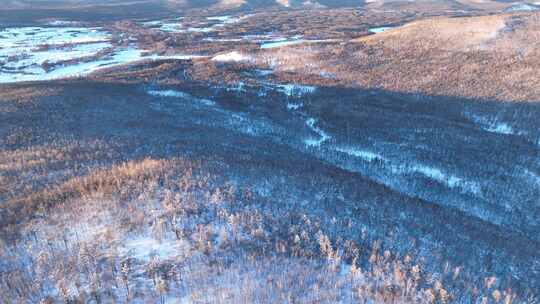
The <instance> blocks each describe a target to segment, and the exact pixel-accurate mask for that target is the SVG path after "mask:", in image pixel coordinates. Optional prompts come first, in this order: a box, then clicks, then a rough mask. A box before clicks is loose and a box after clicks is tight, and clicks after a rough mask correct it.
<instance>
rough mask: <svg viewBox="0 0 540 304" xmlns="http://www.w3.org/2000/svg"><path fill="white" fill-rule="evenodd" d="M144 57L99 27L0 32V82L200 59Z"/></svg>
mask: <svg viewBox="0 0 540 304" xmlns="http://www.w3.org/2000/svg"><path fill="white" fill-rule="evenodd" d="M146 55H147V54H146V52H145V51H144V50H139V49H137V48H136V47H135V46H128V47H115V46H114V44H113V41H112V35H111V33H109V32H107V31H105V30H103V29H101V28H84V27H18V28H6V29H4V30H2V31H0V83H13V82H21V81H46V80H53V79H62V78H70V77H80V76H85V75H88V74H90V73H92V72H95V71H97V70H100V69H103V68H108V67H114V66H118V65H123V64H128V63H132V62H136V61H140V60H165V59H176V60H187V59H193V58H196V57H200V56H192V55H165V56H160V55H150V56H146Z"/></svg>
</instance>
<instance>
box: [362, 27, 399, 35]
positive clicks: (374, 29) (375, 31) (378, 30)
mask: <svg viewBox="0 0 540 304" xmlns="http://www.w3.org/2000/svg"><path fill="white" fill-rule="evenodd" d="M393 28H394V27H393V26H381V27H372V28H370V29H369V30H368V32H370V33H373V34H378V33H382V32H386V31H388V30H391V29H393Z"/></svg>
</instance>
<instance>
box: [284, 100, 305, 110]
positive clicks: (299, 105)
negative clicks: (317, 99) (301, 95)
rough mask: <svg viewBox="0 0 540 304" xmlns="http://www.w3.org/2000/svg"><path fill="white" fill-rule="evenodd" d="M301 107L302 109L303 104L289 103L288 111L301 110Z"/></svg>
mask: <svg viewBox="0 0 540 304" xmlns="http://www.w3.org/2000/svg"><path fill="white" fill-rule="evenodd" d="M300 107H302V104H301V103H290V102H289V103H287V109H288V110H298V109H300Z"/></svg>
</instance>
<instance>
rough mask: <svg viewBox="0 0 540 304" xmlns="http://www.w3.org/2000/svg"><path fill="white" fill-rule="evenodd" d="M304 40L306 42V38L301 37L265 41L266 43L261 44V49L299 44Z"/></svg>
mask: <svg viewBox="0 0 540 304" xmlns="http://www.w3.org/2000/svg"><path fill="white" fill-rule="evenodd" d="M304 42H306V40H303V39H294V40H281V41H273V42H266V43H262V44H261V49H274V48H280V47H284V46H289V45H295V44H300V43H304Z"/></svg>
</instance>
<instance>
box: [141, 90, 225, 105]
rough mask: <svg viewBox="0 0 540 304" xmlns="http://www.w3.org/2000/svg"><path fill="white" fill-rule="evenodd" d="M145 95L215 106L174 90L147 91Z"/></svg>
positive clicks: (211, 102)
mask: <svg viewBox="0 0 540 304" xmlns="http://www.w3.org/2000/svg"><path fill="white" fill-rule="evenodd" d="M147 93H148V94H149V95H152V96H158V97H171V98H184V99H189V100H193V101H197V102H200V103H203V104H205V105H207V106H213V105H215V104H216V103H215V102H213V101H212V100H208V99H202V98H197V97H194V96H192V95H190V94H188V93H185V92H181V91H176V90H148V91H147Z"/></svg>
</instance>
